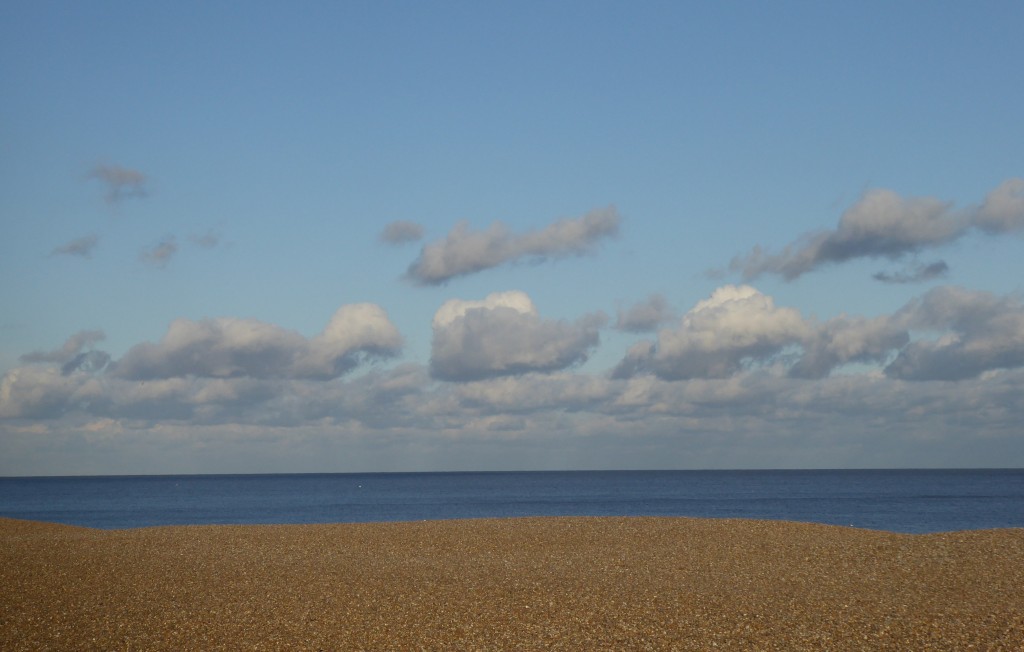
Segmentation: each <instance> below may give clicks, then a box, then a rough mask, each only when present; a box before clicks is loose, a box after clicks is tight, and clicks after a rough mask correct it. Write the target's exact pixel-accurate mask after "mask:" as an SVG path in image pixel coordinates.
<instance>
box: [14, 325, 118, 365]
mask: <svg viewBox="0 0 1024 652" xmlns="http://www.w3.org/2000/svg"><path fill="white" fill-rule="evenodd" d="M105 338H106V335H104V333H103V331H79V332H77V333H75V334H74V335H72V336H71V337H69V338H68V339H67V341H65V342H64V345H63V346H61V347H60V348H59V349H55V350H53V351H33V352H31V353H26V354H25V355H23V356H21V358H20V359H21V361H22V362H26V363H30V364H31V363H54V364H57V365H60V371H61V373H62V374H63V375H65V376H66V375H68V374H70V373H72V372H74V371H78V370H82V371H100V370H102V369H103V368H104V367H106V365H107V363H108V362H110V356H109V355H108V354H107V353H105V352H103V351H96V350H93V345H94V344H96V343H97V342H100V341H102V340H104V339H105Z"/></svg>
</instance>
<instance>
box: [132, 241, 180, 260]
mask: <svg viewBox="0 0 1024 652" xmlns="http://www.w3.org/2000/svg"><path fill="white" fill-rule="evenodd" d="M176 253H178V241H177V239H176V238H175V237H174V236H173V235H169V236H166V237H164V239H163V240H161V241H160V242H159V243H158V244H157V245H156V246H154V247H152V248H150V249H146V250H144V251H143V252H142V253H141V254H139V259H140V260H141V261H142V262H144V263H146V264H147V265H155V266H157V267H164V266H166V265H167V263H169V262H170V261H171V258H174V255H175V254H176Z"/></svg>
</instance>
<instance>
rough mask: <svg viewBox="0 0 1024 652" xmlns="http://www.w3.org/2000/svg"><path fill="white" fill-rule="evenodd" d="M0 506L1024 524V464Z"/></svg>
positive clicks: (219, 485) (92, 523)
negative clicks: (1016, 466) (997, 467)
mask: <svg viewBox="0 0 1024 652" xmlns="http://www.w3.org/2000/svg"><path fill="white" fill-rule="evenodd" d="M0 516H7V517H12V518H21V519H31V520H38V521H51V522H56V523H67V524H71V525H82V526H87V527H93V528H105V529H120V528H136V527H146V526H153V525H189V524H214V523H242V524H252V523H351V522H371V521H419V520H440V519H461V518H491V517H502V518H505V517H517V516H693V517H710V518H757V519H780V520H791V521H808V522H815V523H828V524H834V525H844V526H854V527H859V528H869V529H875V530H889V531H893V532H907V533H924V532H944V531H952V530H975V529H986V528H1005V527H1024V469H1008V470H994V469H985V470H948V469H945V470H841V471H566V472H557V471H556V472H507V473H506V472H488V473H354V474H296V475H181V476H109V477H67V478H54V477H46V478H0Z"/></svg>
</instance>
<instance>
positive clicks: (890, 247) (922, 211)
mask: <svg viewBox="0 0 1024 652" xmlns="http://www.w3.org/2000/svg"><path fill="white" fill-rule="evenodd" d="M1022 229H1024V179H1009V180H1007V181H1004V182H1003V183H1002V184H1000V185H999V186H998V187H996V188H995V189H994V190H993V191H992V192H990V193H989V195H988V196H987V197H986V199H985V201H984V203H983V204H982V205H981V206H974V207H969V208H966V209H963V210H955V209H954V207H953V204H952V203H951V202H945V201H940V200H938V199H934V198H931V197H911V198H905V197H901V196H900V195H898V194H897V193H895V192H893V191H891V190H872V191H869V192H868V193H866V194H865V195H864V196H863V197H862V198H861V199H860V200H859V201H858V202H857V203H856V204H854V205H853V206H851V207H850V208H849V209H847V210H846V212H844V213H843V215H842V217H841V218H840V220H839V224H838V226H836V228H835V229H833V230H828V231H819V232H816V233H809V234H806V235H804V236H802V237H801V238H799V239H798V240H796V241H794V242H793V243H791V244H789V245H787V246H785V247H784V248H783V249H782V251H781V252H778V253H771V252H769V251H767V250H765V249H764V248H762V247H761V246H757V247H754V249H753V250H752V251H751V252H750V253H748V254H745V255H742V256H737V257H735V258H734V259H733V260H732V262H731V263H730V265H729V268H730V269H731V270H732V271H734V272H740V273H741V274H742V275H743V278H745V279H747V280H752V279H755V278H758V277H759V276H761V275H763V274H776V275H778V276H781V277H783V278H784V279H786V280H793V279H796V278H798V277H800V276H802V275H804V274H806V273H808V272H811V271H813V270H816V269H818V268H819V267H822V266H824V265H828V264H834V263H841V262H845V261H848V260H853V259H858V258H887V259H890V260H898V259H900V258H902V257H904V256H906V255H909V254H914V253H918V252H920V251H924V250H927V249H932V248H936V247H940V246H942V245H945V244H948V243H950V242H953V241H955V240H957V239H959V238H961V237H963V236H964V235H966V234H967V233H969V232H971V231H973V230H977V231H981V232H984V233H988V234H990V235H995V234H1001V233H1007V232H1011V231H1018V230H1022ZM933 271H934V270H933ZM925 278H929V277H927V276H926V275H925V276H922V278H921V279H920V280H924V279H925ZM879 280H883V281H885V280H888V279H887V278H886V277H885V276H884V275H883V278H880V279H879ZM909 280H911V277H910V276H907V277H906V279H905V280H904V281H903V282H909Z"/></svg>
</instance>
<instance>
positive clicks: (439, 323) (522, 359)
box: [430, 291, 603, 381]
mask: <svg viewBox="0 0 1024 652" xmlns="http://www.w3.org/2000/svg"><path fill="white" fill-rule="evenodd" d="M602 321H603V319H602V317H601V316H594V317H589V318H584V319H582V320H580V321H578V322H576V323H568V322H564V321H554V320H544V319H541V318H540V316H539V315H538V314H537V310H536V308H535V307H534V305H533V302H532V301H531V300H530V298H529V297H528V296H527V295H526V294H525V293H523V292H518V291H511V292H501V293H495V294H491V295H488V296H487V297H486V298H485V299H484V300H482V301H463V300H459V299H452V300H450V301H447V302H446V303H445V304H444V305H442V306H441V307H440V308H439V309H438V311H437V313H436V314H435V315H434V324H433V326H434V337H433V344H432V348H431V357H430V370H431V374H432V375H433V376H434V377H435V378H438V379H441V380H449V381H470V380H480V379H483V378H493V377H497V376H506V375H515V374H522V373H527V372H531V371H538V372H550V371H557V370H560V369H565V368H567V367H569V366H572V365H575V364H579V363H582V362H584V361H585V360H586V359H587V356H588V355H589V353H590V351H591V349H593V348H594V347H595V346H597V344H598V342H599V339H600V338H599V335H598V329H599V328H600V326H601V324H602Z"/></svg>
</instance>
